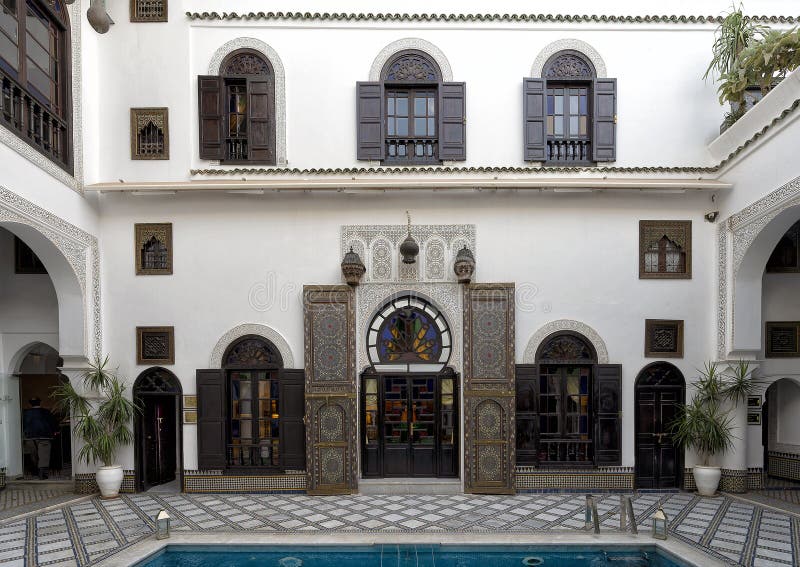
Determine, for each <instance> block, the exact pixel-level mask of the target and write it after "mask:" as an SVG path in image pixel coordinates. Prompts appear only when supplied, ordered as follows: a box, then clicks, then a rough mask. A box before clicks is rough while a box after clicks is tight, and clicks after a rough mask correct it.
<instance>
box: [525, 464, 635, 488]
mask: <svg viewBox="0 0 800 567" xmlns="http://www.w3.org/2000/svg"><path fill="white" fill-rule="evenodd" d="M633 483H634V473H633V467H607V468H599V469H592V470H574V469H535V468H533V467H517V470H516V487H517V490H519V491H524V492H535V491H558V492H564V491H566V490H571V491H577V490H580V491H583V492H587V491H588V492H593V491H596V492H606V491H610V490H615V491H627V492H629V491H631V490H633Z"/></svg>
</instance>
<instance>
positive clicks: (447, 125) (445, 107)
mask: <svg viewBox="0 0 800 567" xmlns="http://www.w3.org/2000/svg"><path fill="white" fill-rule="evenodd" d="M466 89H467V85H466V83H442V85H441V89H440V90H439V159H441V160H451V161H464V160H465V159H467V118H466V112H467V110H466V98H465V97H466Z"/></svg>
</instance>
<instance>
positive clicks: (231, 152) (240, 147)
mask: <svg viewBox="0 0 800 567" xmlns="http://www.w3.org/2000/svg"><path fill="white" fill-rule="evenodd" d="M226 142H227V146H228V148H227V149H228V154H227V156H226V158H225V159H227V160H229V161H244V160H246V159H247V138H227V140H226Z"/></svg>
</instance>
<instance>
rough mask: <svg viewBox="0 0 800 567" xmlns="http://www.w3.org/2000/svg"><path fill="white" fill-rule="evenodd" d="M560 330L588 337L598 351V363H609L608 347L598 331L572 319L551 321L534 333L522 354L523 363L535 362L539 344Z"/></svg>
mask: <svg viewBox="0 0 800 567" xmlns="http://www.w3.org/2000/svg"><path fill="white" fill-rule="evenodd" d="M559 331H573V332H576V333H580V334H581V335H583V336H584V337H586V339H587V340H588V341H589V342H590V343H592V346H593V347H594V350H595V352H597V363H598V364H608V349H606V343H605V342H604V341H603V339H602V338H600V335H599V334H598V332H597V331H595V330H594V329H592V328H591V327H590V326H589V325H587V324H586V323H581V322H580V321H573V320H572V319H558V320H557V321H550V322H549V323H547V324H545V325H543V326H542V327H540V328H539V330H538V331H536V332H535V333H533V335H531V338H530V340H529V341H528V346H526V347H525V353H524V354H523V355H522V362H523V364H535V363H536V351H538V350H539V345H540V344H542V341H543V340H545V339H546V338H547V337H549V336H550V335H552V334H553V333H557V332H559Z"/></svg>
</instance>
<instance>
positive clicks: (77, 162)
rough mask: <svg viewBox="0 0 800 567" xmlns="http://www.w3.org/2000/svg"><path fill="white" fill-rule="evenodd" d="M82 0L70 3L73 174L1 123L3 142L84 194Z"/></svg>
mask: <svg viewBox="0 0 800 567" xmlns="http://www.w3.org/2000/svg"><path fill="white" fill-rule="evenodd" d="M81 4H82V2H81V0H76V1H75V2H74V3H73V4H72V5H71V6H67V10H68V12H69V25H70V45H71V47H72V58H71V59H72V65H71V67H72V79H71V87H72V161H73V166H72V173H73V174H72V175H70V174H69V173H67V172H66V171H64V170H63V169H61V168H60V167H59V166H57V165H56V164H54V163H53V162H52V161H50V160H49V159H47V158H46V157H45V156H44V155H42V154H41V153H39V152H38V151H37V150H35V149H34V148H33V147H31V146H30V145H28V144H26V143H25V142H23V141H22V140H21V139H20V138H19V137H18V136H17V135H16V134H15V133H14V132H13V131H11V130H9V129H8V128H6V127H5V126H3V125H1V124H0V143H2V144H5V145H6V146H8V147H9V148H11V149H12V150H14V151H15V152H17V153H18V154H19V155H21V156H22V157H24V158H25V159H27V160H28V161H29V162H31V163H32V164H34V165H35V166H37V167H38V168H39V169H41V170H42V171H44V172H46V173H48V174H49V175H51V176H52V177H53V178H55V179H57V180H58V181H60V182H61V183H63V184H64V185H66V186H67V187H69V188H70V189H72V190H74V191H77V192H78V193H81V194H82V193H83V103H82V101H81V76H82V72H81V65H82V57H81V17H82V16H83V12H82V10H81Z"/></svg>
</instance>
